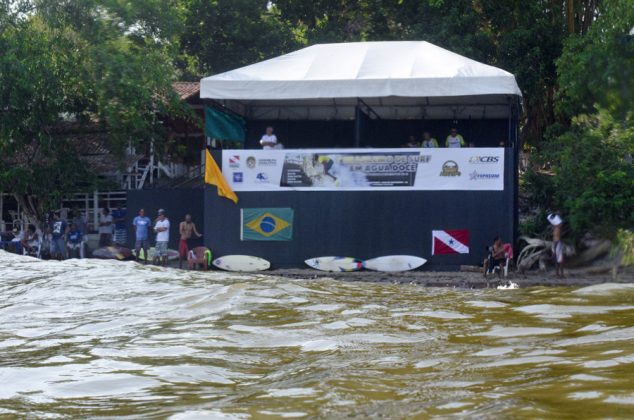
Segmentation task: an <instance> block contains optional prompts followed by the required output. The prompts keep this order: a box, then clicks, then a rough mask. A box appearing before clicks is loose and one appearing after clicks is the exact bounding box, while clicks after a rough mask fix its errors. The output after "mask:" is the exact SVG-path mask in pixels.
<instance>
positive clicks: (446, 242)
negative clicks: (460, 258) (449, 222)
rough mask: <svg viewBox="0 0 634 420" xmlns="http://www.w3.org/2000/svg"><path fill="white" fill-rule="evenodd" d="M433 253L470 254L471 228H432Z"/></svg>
mask: <svg viewBox="0 0 634 420" xmlns="http://www.w3.org/2000/svg"><path fill="white" fill-rule="evenodd" d="M431 237H432V244H431V255H444V254H468V253H469V230H467V229H458V230H432V232H431Z"/></svg>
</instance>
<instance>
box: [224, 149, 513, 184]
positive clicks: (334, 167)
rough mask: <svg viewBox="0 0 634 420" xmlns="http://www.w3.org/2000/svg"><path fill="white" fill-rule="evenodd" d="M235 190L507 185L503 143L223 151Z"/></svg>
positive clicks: (225, 166)
mask: <svg viewBox="0 0 634 420" xmlns="http://www.w3.org/2000/svg"><path fill="white" fill-rule="evenodd" d="M222 173H223V175H224V176H225V178H226V179H227V181H228V182H229V185H230V186H231V188H232V189H233V190H234V191H266V190H269V191H289V190H298V191H312V190H317V191H378V190H383V191H386V190H388V191H395V190H399V191H403V190H420V191H424V190H427V191H442V190H445V191H447V190H479V191H487V190H488V191H501V190H503V189H504V149H503V148H463V149H446V148H443V149H440V148H439V149H302V150H292V149H286V150H239V149H238V150H223V151H222Z"/></svg>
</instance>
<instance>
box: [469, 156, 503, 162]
mask: <svg viewBox="0 0 634 420" xmlns="http://www.w3.org/2000/svg"><path fill="white" fill-rule="evenodd" d="M499 161H500V157H499V156H471V157H470V158H469V163H498V162H499Z"/></svg>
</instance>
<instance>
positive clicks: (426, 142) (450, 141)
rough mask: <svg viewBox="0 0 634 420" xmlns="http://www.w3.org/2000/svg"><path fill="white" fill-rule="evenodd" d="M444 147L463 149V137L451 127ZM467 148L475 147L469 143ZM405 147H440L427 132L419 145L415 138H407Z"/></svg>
mask: <svg viewBox="0 0 634 420" xmlns="http://www.w3.org/2000/svg"><path fill="white" fill-rule="evenodd" d="M444 146H445V147H449V148H452V147H453V148H458V147H465V141H464V137H462V135H460V134H459V133H458V129H457V128H455V127H453V128H452V129H451V131H450V132H449V135H448V136H447V138H446V139H445V145H444ZM468 146H469V147H475V145H474V144H473V143H469V145H468ZM405 147H423V148H437V147H440V145H439V143H438V140H436V138H434V137H432V135H431V134H430V133H429V131H425V132H424V133H423V140H422V141H421V142H420V143H419V142H418V140H417V139H416V136H409V139H408V140H407V143H406V144H405Z"/></svg>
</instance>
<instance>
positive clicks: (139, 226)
mask: <svg viewBox="0 0 634 420" xmlns="http://www.w3.org/2000/svg"><path fill="white" fill-rule="evenodd" d="M132 226H134V236H135V242H134V254H135V255H136V259H137V261H138V260H139V259H140V257H141V249H143V260H144V262H147V260H148V251H149V249H150V241H149V230H150V229H149V228H150V226H152V221H151V220H150V218H149V217H147V216H146V215H145V209H141V210H139V215H138V216H136V217H135V218H134V220H132Z"/></svg>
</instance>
